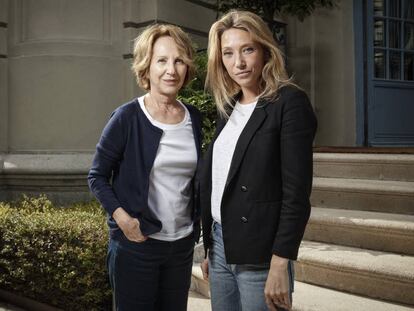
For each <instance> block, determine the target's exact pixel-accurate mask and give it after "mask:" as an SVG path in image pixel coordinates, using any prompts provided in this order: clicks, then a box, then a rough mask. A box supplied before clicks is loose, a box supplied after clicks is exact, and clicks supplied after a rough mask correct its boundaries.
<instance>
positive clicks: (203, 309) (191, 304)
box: [0, 291, 211, 311]
mask: <svg viewBox="0 0 414 311" xmlns="http://www.w3.org/2000/svg"><path fill="white" fill-rule="evenodd" d="M210 310H211V304H210V299H208V298H206V297H204V296H202V295H200V294H198V293H195V292H193V291H190V294H189V297H188V308H187V311H210ZM0 311H25V310H23V309H21V308H17V307H15V306H12V305H10V304H7V303H4V302H1V301H0Z"/></svg>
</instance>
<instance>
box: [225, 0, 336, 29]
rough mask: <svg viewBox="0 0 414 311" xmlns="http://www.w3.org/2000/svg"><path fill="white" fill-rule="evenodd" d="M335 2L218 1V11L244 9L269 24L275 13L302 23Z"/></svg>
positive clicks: (291, 0) (297, 0)
mask: <svg viewBox="0 0 414 311" xmlns="http://www.w3.org/2000/svg"><path fill="white" fill-rule="evenodd" d="M336 2H337V1H336V0H278V1H275V0H220V1H219V6H218V9H219V11H220V12H223V13H224V12H227V11H228V10H230V9H244V10H247V11H251V12H254V13H256V14H258V15H259V16H261V17H262V18H263V19H264V20H265V21H266V22H267V23H268V24H271V22H272V21H273V17H274V15H275V13H276V14H277V15H291V16H295V17H297V18H298V19H299V20H300V21H303V20H304V19H305V18H306V17H307V16H309V15H311V14H312V12H313V11H314V10H315V9H317V8H319V7H325V8H332V7H334V6H335V4H336Z"/></svg>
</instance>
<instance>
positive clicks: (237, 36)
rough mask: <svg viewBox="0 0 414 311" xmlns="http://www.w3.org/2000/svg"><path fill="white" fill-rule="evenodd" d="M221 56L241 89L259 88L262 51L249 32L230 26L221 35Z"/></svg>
mask: <svg viewBox="0 0 414 311" xmlns="http://www.w3.org/2000/svg"><path fill="white" fill-rule="evenodd" d="M221 58H222V61H223V64H224V67H225V68H226V70H227V72H228V74H229V75H230V77H231V78H232V79H233V80H234V82H236V83H237V84H238V85H239V86H240V87H241V88H242V90H243V89H253V90H259V88H260V79H261V76H262V69H263V66H264V52H263V48H262V46H261V45H260V44H259V43H257V42H255V41H253V40H252V38H251V35H250V33H249V32H247V31H244V30H241V29H236V28H230V29H227V30H225V31H224V32H223V34H222V36H221Z"/></svg>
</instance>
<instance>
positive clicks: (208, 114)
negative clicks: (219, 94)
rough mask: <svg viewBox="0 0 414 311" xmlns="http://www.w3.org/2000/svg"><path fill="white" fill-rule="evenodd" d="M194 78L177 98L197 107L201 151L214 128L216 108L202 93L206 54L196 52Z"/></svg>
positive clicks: (207, 95)
mask: <svg viewBox="0 0 414 311" xmlns="http://www.w3.org/2000/svg"><path fill="white" fill-rule="evenodd" d="M194 62H195V65H196V76H195V78H194V79H193V80H192V81H191V82H190V83H189V84H188V85H187V86H186V87H185V88H183V89H182V90H181V92H180V96H179V98H180V99H181V100H182V101H184V102H185V103H187V104H191V105H193V106H195V107H197V108H198V109H199V110H200V112H201V115H202V116H203V125H202V127H203V135H204V140H203V144H202V147H203V150H205V148H206V147H207V146H208V144H209V143H210V141H211V139H212V137H213V134H214V130H215V127H216V115H217V112H216V107H215V106H214V102H213V98H212V97H211V96H210V95H209V94H208V93H205V92H204V83H205V80H206V73H207V53H206V52H205V51H200V52H197V54H196V56H195V59H194Z"/></svg>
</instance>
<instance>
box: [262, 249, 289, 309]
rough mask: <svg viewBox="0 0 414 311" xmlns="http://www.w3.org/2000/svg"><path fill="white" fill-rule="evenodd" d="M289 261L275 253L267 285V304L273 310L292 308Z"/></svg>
mask: <svg viewBox="0 0 414 311" xmlns="http://www.w3.org/2000/svg"><path fill="white" fill-rule="evenodd" d="M288 262H289V260H288V259H286V258H282V257H279V256H276V255H273V257H272V261H271V263H270V269H269V274H268V276H267V280H266V285H265V299H266V304H267V306H268V308H269V310H271V311H276V310H277V308H278V307H279V308H284V309H287V310H291V308H292V303H291V301H290V298H289V276H288Z"/></svg>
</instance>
